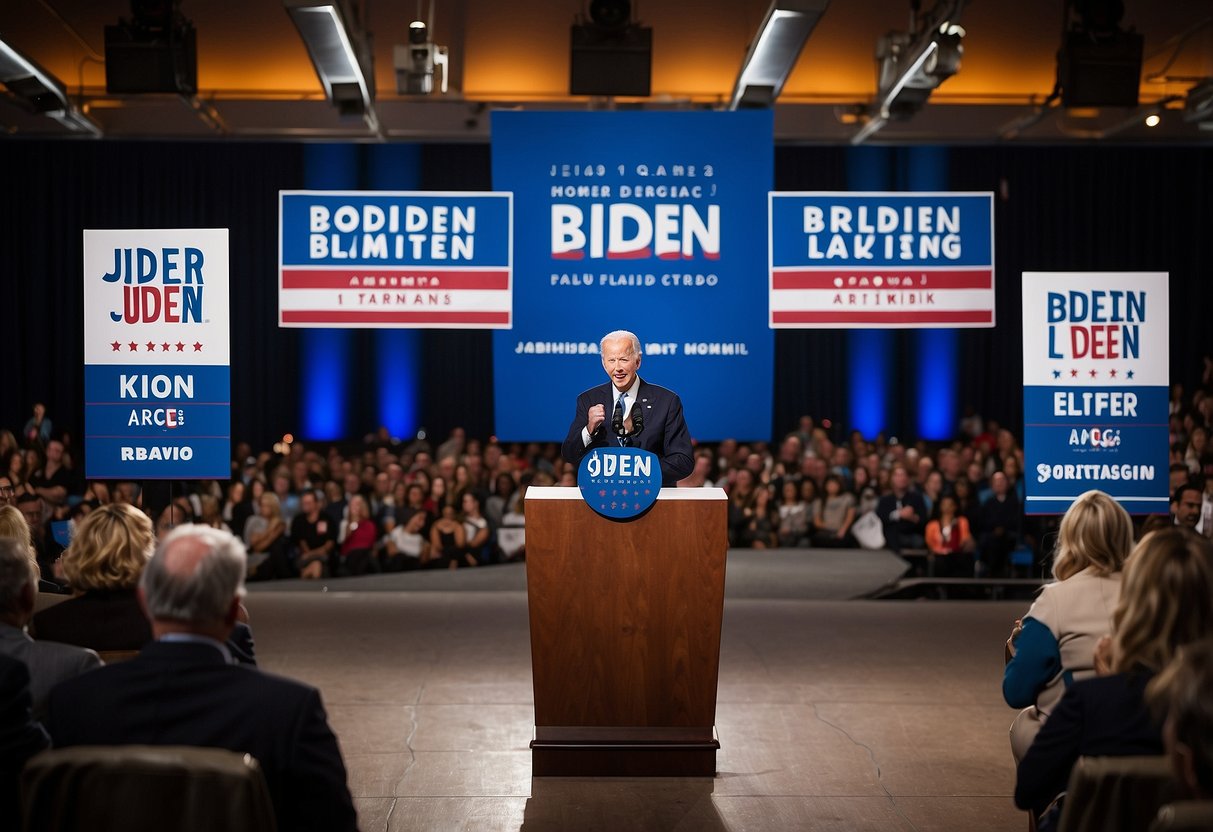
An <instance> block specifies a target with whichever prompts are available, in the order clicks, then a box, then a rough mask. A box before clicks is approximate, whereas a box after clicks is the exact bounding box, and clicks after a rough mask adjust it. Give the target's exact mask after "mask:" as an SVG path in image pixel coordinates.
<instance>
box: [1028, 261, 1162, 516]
mask: <svg viewBox="0 0 1213 832" xmlns="http://www.w3.org/2000/svg"><path fill="white" fill-rule="evenodd" d="M1169 337H1170V333H1169V321H1168V299H1167V275H1166V274H1159V273H1148V274H1139V273H1116V272H1111V273H1040V272H1025V273H1024V276H1023V384H1024V390H1023V409H1024V477H1025V482H1026V486H1027V488H1026V493H1027V504H1026V506H1025V510H1026V511H1027V513H1028V514H1061V513H1064V512H1065V510H1066V509H1067V508H1069V506H1070V503H1072V502H1073V501H1074V500H1075V499H1076V498H1077V497H1078V496H1079V495H1081V494H1082V493H1083V492H1085V491H1089V490H1091V489H1093V488H1097V489H1099V490H1100V491H1104V492H1107V493H1108V494H1109V495H1111V496H1112V497H1114V498H1115V499H1116V500H1117V501H1118V502H1119V503H1120V504H1121V505H1122V506H1124V507H1125V509H1126V510H1128V511H1129V512H1130V513H1133V514H1151V513H1166V512H1167V510H1168V505H1169V495H1168V493H1167V492H1168V490H1169V477H1168V470H1167V469H1168V461H1169V457H1168V441H1169V439H1168V431H1167V388H1168V381H1169V376H1168V368H1169Z"/></svg>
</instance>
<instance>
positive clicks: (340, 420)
mask: <svg viewBox="0 0 1213 832" xmlns="http://www.w3.org/2000/svg"><path fill="white" fill-rule="evenodd" d="M357 151H358V148H357V146H356V145H352V144H309V145H306V146H305V148H304V171H303V177H304V182H305V184H306V187H308V188H315V189H317V190H322V189H340V188H356V187H357V185H358V153H357ZM351 335H352V333H351V332H350V331H349V330H348V329H304V330H300V333H299V338H300V345H299V346H300V350H299V352H300V357H301V358H302V363H301V367H300V374H301V378H300V381H301V383H302V388H303V397H302V400H301V401H300V406H301V408H302V412H301V413H300V424H301V429H300V432H301V433H302V435H303V437H304V438H306V439H321V440H333V439H343V438H345V437H346V436H347V435H348V431H349V424H348V409H347V406H346V405H347V402H348V401H349V383H348V380H349V369H350V367H351V366H352V364H351V352H352V349H351V346H350V343H351Z"/></svg>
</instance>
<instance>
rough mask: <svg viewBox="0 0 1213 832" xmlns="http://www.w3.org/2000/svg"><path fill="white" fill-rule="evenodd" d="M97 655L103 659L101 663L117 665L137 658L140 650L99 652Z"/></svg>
mask: <svg viewBox="0 0 1213 832" xmlns="http://www.w3.org/2000/svg"><path fill="white" fill-rule="evenodd" d="M97 655H98V656H100V657H101V661H103V662H105V663H106V664H117V663H118V662H129V661H130V660H131V659H133V658H135V656H138V655H139V651H138V650H98V651H97Z"/></svg>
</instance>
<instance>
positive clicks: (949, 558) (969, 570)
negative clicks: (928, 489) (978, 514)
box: [925, 494, 974, 578]
mask: <svg viewBox="0 0 1213 832" xmlns="http://www.w3.org/2000/svg"><path fill="white" fill-rule="evenodd" d="M925 537H926V544H927V551H928V552H930V553H932V554H933V555H935V574H936V575H937V576H939V577H949V576H951V577H961V578H967V577H971V576H972V575H973V555H972V552H973V548H974V544H973V533H972V532H971V531H970V530H969V521H968V519H967V518H966V517H965V516H964V515H963V514H961V513H960V508H959V505H958V504H957V502H956V498H955V497H953V496H952V495H951V494H941V495H940V497H939V499H938V500H937V502H936V504H935V516H934V517H932V518H931V522H929V523H927V530H926V535H925Z"/></svg>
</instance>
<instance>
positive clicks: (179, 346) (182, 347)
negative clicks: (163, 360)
mask: <svg viewBox="0 0 1213 832" xmlns="http://www.w3.org/2000/svg"><path fill="white" fill-rule="evenodd" d="M177 352H185V344H183V343H181V342H180V341H178V342H177Z"/></svg>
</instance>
